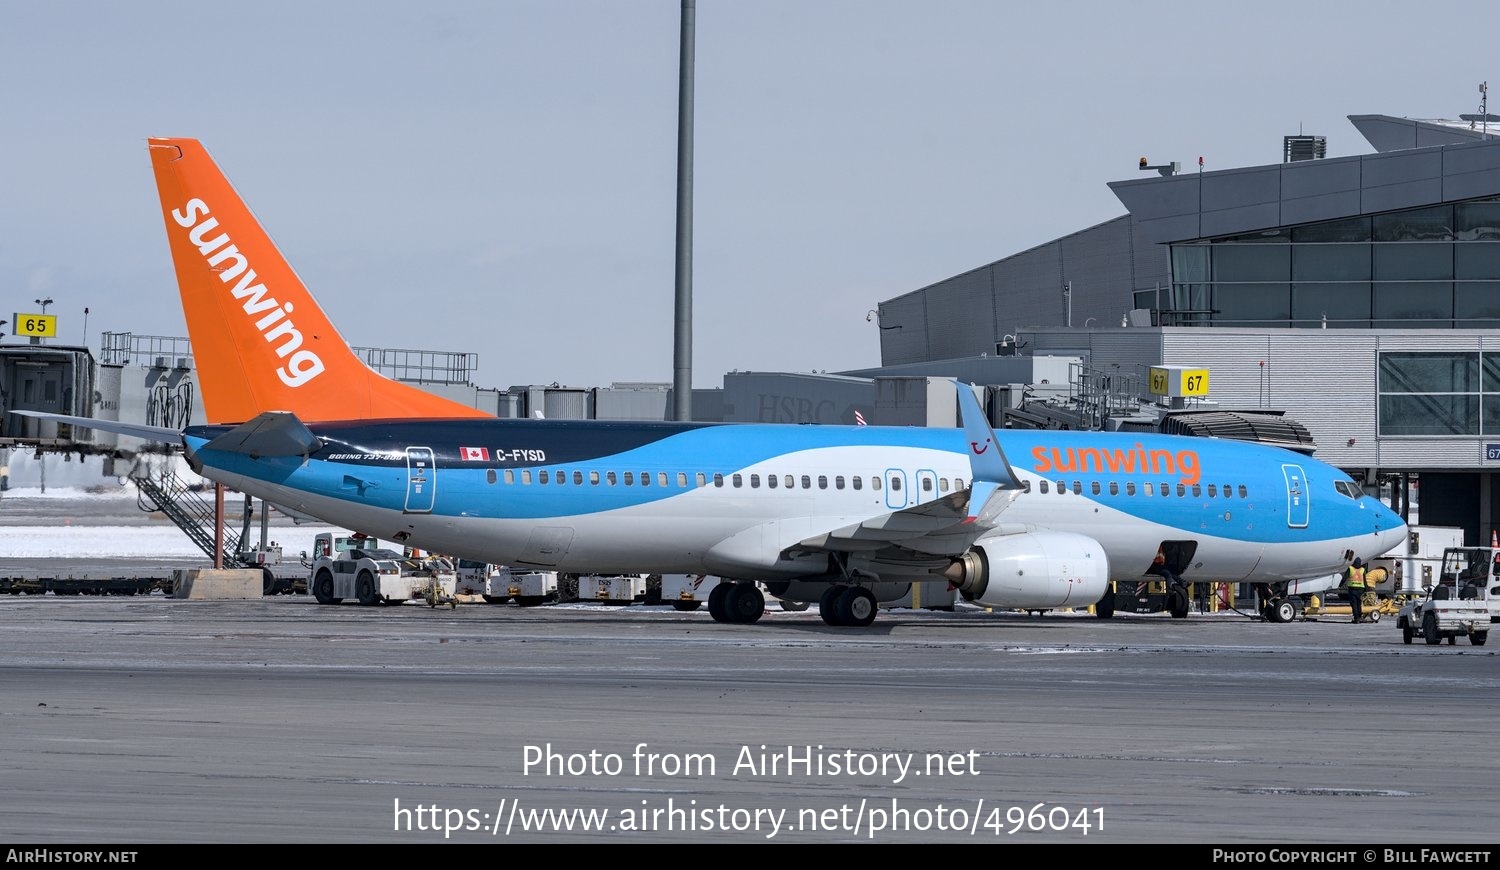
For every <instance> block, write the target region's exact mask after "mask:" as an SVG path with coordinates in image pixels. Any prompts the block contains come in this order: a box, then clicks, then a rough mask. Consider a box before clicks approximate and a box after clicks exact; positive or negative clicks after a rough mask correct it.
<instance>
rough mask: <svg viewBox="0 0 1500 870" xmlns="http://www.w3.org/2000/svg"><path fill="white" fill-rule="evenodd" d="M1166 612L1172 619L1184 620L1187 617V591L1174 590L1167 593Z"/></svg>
mask: <svg viewBox="0 0 1500 870" xmlns="http://www.w3.org/2000/svg"><path fill="white" fill-rule="evenodd" d="M1167 610H1168V612H1170V613H1171V614H1172V618H1173V619H1186V618H1187V615H1188V597H1187V590H1185V589H1180V588H1174V589H1172V590H1171V591H1170V592H1168V593H1167Z"/></svg>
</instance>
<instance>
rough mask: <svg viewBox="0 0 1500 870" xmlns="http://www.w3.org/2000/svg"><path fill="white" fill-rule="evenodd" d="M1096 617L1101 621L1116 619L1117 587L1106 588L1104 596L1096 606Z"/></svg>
mask: <svg viewBox="0 0 1500 870" xmlns="http://www.w3.org/2000/svg"><path fill="white" fill-rule="evenodd" d="M1094 616H1096V617H1098V618H1100V619H1114V618H1115V587H1114V586H1113V585H1109V586H1106V587H1105V589H1104V594H1103V595H1102V596H1100V597H1099V601H1098V603H1096V604H1095V605H1094Z"/></svg>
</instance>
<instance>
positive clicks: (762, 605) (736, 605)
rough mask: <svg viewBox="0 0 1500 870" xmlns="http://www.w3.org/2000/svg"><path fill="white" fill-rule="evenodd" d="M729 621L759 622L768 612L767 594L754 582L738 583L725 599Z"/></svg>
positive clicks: (746, 623)
mask: <svg viewBox="0 0 1500 870" xmlns="http://www.w3.org/2000/svg"><path fill="white" fill-rule="evenodd" d="M724 610H725V612H726V613H727V614H728V615H729V621H730V622H733V623H736V624H739V625H749V624H750V623H752V622H759V621H760V618H761V617H762V616H764V615H765V612H766V596H765V595H762V594H761V591H760V587H758V586H756V585H755V584H754V583H736V584H735V585H734V586H733V587H731V588H730V590H729V594H728V596H726V597H725V599H724Z"/></svg>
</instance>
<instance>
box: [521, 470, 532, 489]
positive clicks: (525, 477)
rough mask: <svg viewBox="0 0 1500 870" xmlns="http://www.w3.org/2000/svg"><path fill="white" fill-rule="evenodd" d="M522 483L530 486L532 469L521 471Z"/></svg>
mask: <svg viewBox="0 0 1500 870" xmlns="http://www.w3.org/2000/svg"><path fill="white" fill-rule="evenodd" d="M521 483H522V484H523V485H527V486H529V485H530V484H531V472H530V471H523V472H521Z"/></svg>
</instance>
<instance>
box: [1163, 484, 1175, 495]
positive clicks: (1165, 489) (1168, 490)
mask: <svg viewBox="0 0 1500 870" xmlns="http://www.w3.org/2000/svg"><path fill="white" fill-rule="evenodd" d="M1161 494H1162V495H1164V496H1168V495H1171V494H1172V484H1170V483H1163V484H1162V485H1161Z"/></svg>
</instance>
